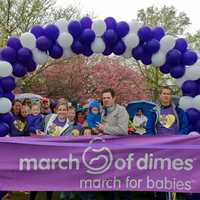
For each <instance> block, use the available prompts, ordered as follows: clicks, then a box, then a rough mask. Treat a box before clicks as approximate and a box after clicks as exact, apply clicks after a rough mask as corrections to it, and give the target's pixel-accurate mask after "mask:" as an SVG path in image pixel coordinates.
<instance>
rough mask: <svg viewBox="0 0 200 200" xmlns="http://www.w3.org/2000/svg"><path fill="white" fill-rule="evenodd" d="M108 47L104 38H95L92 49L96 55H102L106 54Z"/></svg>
mask: <svg viewBox="0 0 200 200" xmlns="http://www.w3.org/2000/svg"><path fill="white" fill-rule="evenodd" d="M105 48H106V46H105V43H104V41H103V39H102V38H98V37H97V38H95V40H94V41H93V42H92V45H91V49H92V51H93V52H94V53H102V52H104V50H105Z"/></svg>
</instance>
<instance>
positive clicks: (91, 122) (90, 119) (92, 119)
mask: <svg viewBox="0 0 200 200" xmlns="http://www.w3.org/2000/svg"><path fill="white" fill-rule="evenodd" d="M97 122H99V123H100V122H101V114H100V113H98V114H96V115H94V114H93V113H92V112H89V113H88V114H87V123H88V127H90V128H95V127H96V125H97Z"/></svg>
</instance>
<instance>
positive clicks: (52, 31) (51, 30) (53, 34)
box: [44, 24, 60, 41]
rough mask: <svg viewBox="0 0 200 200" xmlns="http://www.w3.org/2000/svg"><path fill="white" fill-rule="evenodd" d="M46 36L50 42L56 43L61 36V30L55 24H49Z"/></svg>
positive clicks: (45, 30)
mask: <svg viewBox="0 0 200 200" xmlns="http://www.w3.org/2000/svg"><path fill="white" fill-rule="evenodd" d="M44 33H45V36H46V37H47V38H49V39H50V40H53V41H56V40H57V38H58V36H59V33H60V32H59V29H58V27H57V26H56V25H54V24H49V25H47V26H46V27H45V29H44Z"/></svg>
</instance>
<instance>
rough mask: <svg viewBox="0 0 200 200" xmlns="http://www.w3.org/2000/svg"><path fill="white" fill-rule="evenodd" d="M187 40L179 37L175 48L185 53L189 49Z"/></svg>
mask: <svg viewBox="0 0 200 200" xmlns="http://www.w3.org/2000/svg"><path fill="white" fill-rule="evenodd" d="M187 46H188V44H187V41H186V40H185V39H184V38H178V39H177V40H176V45H175V47H174V48H175V49H178V50H179V51H180V52H182V53H184V52H185V51H186V50H187Z"/></svg>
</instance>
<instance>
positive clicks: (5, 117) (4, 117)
mask: <svg viewBox="0 0 200 200" xmlns="http://www.w3.org/2000/svg"><path fill="white" fill-rule="evenodd" d="M13 119H14V117H13V114H12V113H11V112H8V113H5V114H0V121H1V122H4V123H7V124H11V123H12V121H13Z"/></svg>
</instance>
